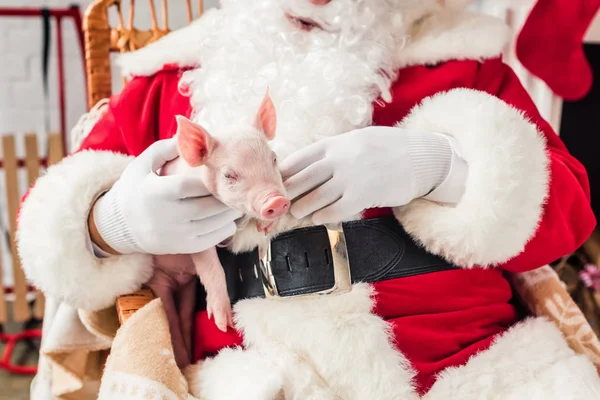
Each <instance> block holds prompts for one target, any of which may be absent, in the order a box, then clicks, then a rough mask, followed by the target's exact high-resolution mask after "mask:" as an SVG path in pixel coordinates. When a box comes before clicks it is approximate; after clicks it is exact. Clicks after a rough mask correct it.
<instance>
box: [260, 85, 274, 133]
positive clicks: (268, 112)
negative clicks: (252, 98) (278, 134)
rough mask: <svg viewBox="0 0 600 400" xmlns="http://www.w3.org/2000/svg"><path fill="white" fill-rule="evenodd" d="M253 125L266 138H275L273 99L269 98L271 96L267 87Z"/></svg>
mask: <svg viewBox="0 0 600 400" xmlns="http://www.w3.org/2000/svg"><path fill="white" fill-rule="evenodd" d="M255 125H256V129H258V130H260V131H261V132H263V133H264V134H265V136H266V137H267V140H273V139H274V138H275V131H276V129H277V113H276V112H275V105H274V104H273V100H271V96H269V89H267V93H266V94H265V98H264V99H263V101H262V103H261V104H260V108H259V109H258V114H257V115H256V124H255Z"/></svg>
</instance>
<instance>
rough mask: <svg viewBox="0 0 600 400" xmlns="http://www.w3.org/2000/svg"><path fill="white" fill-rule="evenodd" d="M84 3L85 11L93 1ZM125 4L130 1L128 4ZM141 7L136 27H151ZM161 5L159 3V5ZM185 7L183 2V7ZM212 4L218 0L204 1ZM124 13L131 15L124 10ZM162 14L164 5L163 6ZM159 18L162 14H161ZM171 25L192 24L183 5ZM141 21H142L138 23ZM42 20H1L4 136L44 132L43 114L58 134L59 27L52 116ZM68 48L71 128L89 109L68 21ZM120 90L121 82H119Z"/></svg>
mask: <svg viewBox="0 0 600 400" xmlns="http://www.w3.org/2000/svg"><path fill="white" fill-rule="evenodd" d="M91 2H92V1H90V0H85V1H81V2H79V4H80V7H81V10H82V12H83V11H84V10H85V8H86V7H87V6H88V5H89V4H90V3H91ZM71 3H73V0H0V6H2V7H5V6H8V7H40V6H48V7H68V6H69V4H71ZM124 3H129V2H128V1H124ZM138 3H140V4H139V5H138V6H137V7H136V23H137V26H140V27H144V26H148V23H147V22H146V21H149V17H148V16H149V9H148V8H147V3H146V2H138ZM156 3H160V2H156ZM179 3H181V4H179ZM205 3H206V6H207V7H210V6H213V5H214V4H215V3H216V0H208V1H206V2H205ZM124 11H125V13H126V12H127V11H128V9H127V8H125V10H124ZM158 12H159V13H160V7H158ZM159 18H160V14H159ZM169 20H170V21H169V22H170V26H171V28H175V27H179V26H183V25H184V24H185V23H186V22H187V14H186V11H185V5H184V1H183V0H180V1H173V0H170V8H169ZM138 21H139V22H138ZM41 25H42V23H41V18H35V17H34V18H21V19H20V18H14V17H10V18H7V17H0V60H1V63H0V133H2V134H4V133H9V132H10V133H17V134H21V133H23V132H39V133H41V132H43V130H44V116H45V115H46V114H47V115H48V118H49V119H50V129H51V130H52V131H58V129H59V118H58V115H59V114H58V90H57V80H58V76H57V74H58V72H57V62H56V27H55V26H54V25H55V24H54V22H53V23H52V27H51V35H52V40H53V42H52V47H51V55H50V63H49V66H50V69H49V80H50V84H49V87H50V94H49V99H48V105H49V107H48V112H47V113H46V112H45V105H46V100H45V99H44V95H43V89H42V69H41V64H42V61H41V57H42V31H41ZM62 27H63V43H64V49H65V57H66V59H65V78H66V98H67V126H68V127H69V128H70V127H71V126H72V125H73V124H75V122H76V121H77V119H78V118H79V116H80V115H81V114H82V113H83V112H84V111H85V88H84V83H85V82H84V72H83V64H82V58H81V54H80V50H79V46H78V43H77V39H76V31H75V29H74V26H73V23H72V22H71V21H70V20H66V19H65V20H63V22H62ZM116 87H117V88H118V87H119V81H118V80H117V81H116Z"/></svg>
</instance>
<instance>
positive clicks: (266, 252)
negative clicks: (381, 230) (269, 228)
mask: <svg viewBox="0 0 600 400" xmlns="http://www.w3.org/2000/svg"><path fill="white" fill-rule="evenodd" d="M327 236H328V237H329V245H330V246H331V255H332V264H333V272H334V278H335V283H334V285H333V287H332V288H330V289H325V290H321V291H319V292H315V293H307V294H299V295H294V296H285V297H282V296H280V295H279V290H278V289H277V282H276V281H275V276H274V275H273V270H272V266H271V244H270V243H269V245H268V246H266V248H265V249H263V255H262V257H261V260H260V269H261V270H262V276H263V279H262V281H263V288H264V290H265V296H266V297H267V298H273V297H279V298H293V297H315V296H324V295H337V294H343V293H347V292H349V291H351V290H352V279H351V278H352V277H351V274H350V263H349V261H348V247H347V246H346V236H345V235H344V231H343V229H342V230H341V231H335V230H332V229H327Z"/></svg>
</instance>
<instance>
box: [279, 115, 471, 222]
mask: <svg viewBox="0 0 600 400" xmlns="http://www.w3.org/2000/svg"><path fill="white" fill-rule="evenodd" d="M451 142H452V143H453V145H451ZM455 146H456V143H455V142H454V141H453V139H451V138H450V137H448V136H445V135H441V134H437V133H422V132H419V133H417V132H410V131H406V130H403V129H400V128H390V127H381V126H373V127H368V128H363V129H358V130H355V131H352V132H348V133H346V134H343V135H339V136H335V137H332V138H328V139H324V140H321V141H319V142H317V143H314V144H312V145H310V146H308V147H306V148H304V149H301V150H299V151H297V152H296V153H294V154H292V155H291V156H290V157H288V158H287V159H285V160H284V161H283V162H282V164H281V171H282V175H283V177H284V183H285V186H286V188H287V190H288V195H289V196H290V198H291V199H296V198H297V197H298V196H301V195H303V194H305V195H304V196H303V197H301V198H300V199H298V200H296V201H295V202H294V203H293V204H292V207H291V209H290V212H291V213H292V215H293V216H294V217H295V218H304V217H306V216H308V215H311V214H313V213H314V214H313V215H312V219H313V222H314V223H315V224H318V225H320V224H327V223H337V222H343V221H345V220H348V219H353V218H355V217H356V216H357V215H359V214H360V213H361V212H362V211H364V210H365V209H368V208H375V207H399V206H403V205H406V204H408V203H409V202H411V201H412V200H413V199H416V198H419V197H423V196H426V195H427V196H426V198H427V199H429V200H432V201H437V202H441V203H457V202H458V201H459V200H460V198H461V197H462V194H463V193H464V185H465V181H466V176H467V169H468V168H467V164H466V162H465V161H464V160H463V159H462V158H461V157H460V156H459V155H458V153H457V152H456V150H455ZM434 189H435V190H434Z"/></svg>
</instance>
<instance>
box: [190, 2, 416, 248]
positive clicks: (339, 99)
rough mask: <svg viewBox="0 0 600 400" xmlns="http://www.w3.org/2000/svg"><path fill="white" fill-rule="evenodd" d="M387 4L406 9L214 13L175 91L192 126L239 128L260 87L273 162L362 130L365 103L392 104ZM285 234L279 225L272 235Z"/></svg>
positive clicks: (394, 45)
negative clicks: (306, 26) (311, 25)
mask: <svg viewBox="0 0 600 400" xmlns="http://www.w3.org/2000/svg"><path fill="white" fill-rule="evenodd" d="M394 1H404V2H406V3H411V2H413V0H410V1H408V0H358V1H356V0H336V1H334V2H332V3H330V4H329V5H328V6H321V7H316V6H313V5H311V4H310V3H309V2H308V1H307V0H260V1H259V0H223V1H222V8H221V9H219V10H214V11H213V12H210V13H207V14H206V15H205V16H204V17H203V18H202V20H201V21H199V23H203V24H204V26H203V29H202V31H203V32H206V34H205V35H204V37H203V38H202V39H201V45H200V47H199V49H198V54H199V64H200V65H201V68H198V69H195V70H191V71H188V72H186V73H185V74H184V75H183V77H182V79H181V82H180V89H181V90H182V92H184V93H187V94H189V95H190V97H191V104H192V106H193V109H194V110H195V114H194V115H193V116H192V117H193V119H194V121H195V122H197V123H199V124H201V125H203V126H204V127H205V128H206V129H207V130H208V131H209V132H212V133H214V134H216V135H217V137H218V135H219V131H221V130H222V128H224V127H226V126H232V125H234V126H248V125H249V124H252V123H253V122H254V118H255V116H256V112H257V110H258V106H259V104H260V102H261V100H262V98H263V97H264V95H265V92H266V90H267V87H268V88H269V93H270V95H271V98H272V100H273V103H274V105H275V108H276V110H277V136H276V138H275V139H274V140H273V141H271V142H270V145H271V147H272V149H273V150H274V151H275V153H276V154H277V157H278V159H279V160H283V159H284V158H285V157H287V156H288V155H290V154H291V153H292V152H294V151H296V150H298V149H300V148H303V147H305V146H307V145H309V144H311V143H314V142H316V141H318V140H320V139H323V138H326V137H330V136H334V135H339V134H342V133H345V132H348V131H351V130H353V129H357V128H361V127H364V126H368V125H370V124H371V122H372V115H373V102H374V101H376V100H377V99H378V98H379V97H381V98H382V99H383V100H385V101H388V102H389V101H391V95H390V86H391V83H392V82H393V81H394V79H395V72H394V65H393V64H392V60H393V54H394V52H396V51H398V50H399V48H398V47H399V46H400V45H401V44H400V43H401V42H402V39H403V35H404V29H403V21H404V18H403V16H402V15H401V14H400V12H399V11H398V9H399V7H398V6H397V5H391V3H392V2H394ZM419 1H420V0H419ZM330 6H331V7H330ZM285 12H290V13H291V14H293V15H296V16H302V17H304V18H311V19H313V20H315V21H316V22H318V23H320V24H321V26H323V27H325V28H326V29H327V31H322V30H318V29H317V30H313V31H310V32H306V31H301V30H298V29H297V28H296V27H295V26H294V25H293V24H292V23H290V21H289V20H288V19H287V18H286V16H285ZM295 222H297V221H295ZM293 225H296V224H295V223H292V221H290V220H288V221H287V222H284V221H282V223H280V224H279V225H278V227H277V229H276V231H279V232H281V231H283V230H286V229H289V228H291V226H293ZM253 229H255V228H254V226H253V225H249V226H248V227H247V228H246V229H245V230H246V231H252V230H253ZM256 233H257V232H254V234H252V235H251V237H248V238H246V239H240V240H234V242H236V244H234V249H235V250H237V251H242V250H248V249H251V248H253V247H255V246H256V245H257V244H259V243H257V241H261V239H262V240H264V236H262V238H261V235H255V234H256ZM239 236H240V235H239V234H238V235H237V237H239Z"/></svg>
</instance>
